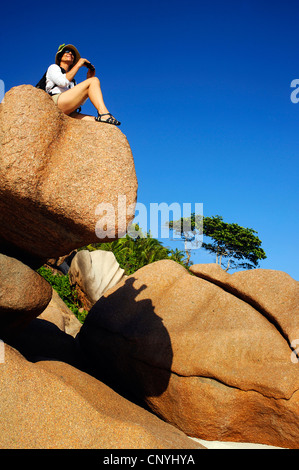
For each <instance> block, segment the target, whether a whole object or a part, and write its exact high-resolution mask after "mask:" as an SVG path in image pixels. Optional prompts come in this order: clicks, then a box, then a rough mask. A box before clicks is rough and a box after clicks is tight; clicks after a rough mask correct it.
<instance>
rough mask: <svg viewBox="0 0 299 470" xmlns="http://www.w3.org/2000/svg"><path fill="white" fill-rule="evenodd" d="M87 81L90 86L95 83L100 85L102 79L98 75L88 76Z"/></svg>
mask: <svg viewBox="0 0 299 470" xmlns="http://www.w3.org/2000/svg"><path fill="white" fill-rule="evenodd" d="M87 81H88V82H89V86H90V85H91V84H94V83H96V84H98V85H100V80H99V78H98V77H91V78H87Z"/></svg>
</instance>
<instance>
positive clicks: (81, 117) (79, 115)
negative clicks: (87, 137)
mask: <svg viewBox="0 0 299 470" xmlns="http://www.w3.org/2000/svg"><path fill="white" fill-rule="evenodd" d="M69 116H70V117H71V118H74V119H79V121H92V122H95V120H94V116H90V115H89V114H82V113H76V111H74V112H73V113H71V114H69Z"/></svg>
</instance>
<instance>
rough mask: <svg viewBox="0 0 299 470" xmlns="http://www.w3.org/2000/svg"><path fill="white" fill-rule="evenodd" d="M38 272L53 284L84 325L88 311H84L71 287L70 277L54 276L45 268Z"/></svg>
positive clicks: (59, 274)
mask: <svg viewBox="0 0 299 470" xmlns="http://www.w3.org/2000/svg"><path fill="white" fill-rule="evenodd" d="M37 272H38V273H39V274H40V275H41V276H42V277H43V278H44V279H45V280H46V281H48V282H49V284H51V286H52V287H53V289H55V290H56V292H57V293H58V295H59V296H60V297H61V299H62V300H63V301H64V303H65V304H66V305H67V307H68V308H69V309H70V310H71V311H72V312H73V313H74V314H75V315H76V317H77V318H78V320H79V321H81V323H83V321H84V319H85V317H86V315H87V312H86V310H82V305H81V304H80V302H79V300H78V295H77V292H76V289H75V288H74V287H72V286H71V285H70V280H69V276H68V275H67V274H66V275H64V274H62V273H58V274H53V272H52V270H51V269H50V268H47V267H45V266H42V267H41V268H39V269H38V270H37Z"/></svg>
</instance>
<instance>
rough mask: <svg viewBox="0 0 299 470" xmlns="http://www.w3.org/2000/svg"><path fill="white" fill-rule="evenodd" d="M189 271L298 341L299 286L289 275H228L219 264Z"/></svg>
mask: <svg viewBox="0 0 299 470" xmlns="http://www.w3.org/2000/svg"><path fill="white" fill-rule="evenodd" d="M190 271H191V272H192V273H193V274H195V275H196V276H198V277H200V278H202V279H206V280H207V281H209V282H212V283H213V284H216V285H218V286H220V287H222V288H223V289H225V290H226V291H228V292H230V293H232V294H233V295H234V296H236V297H239V298H240V299H242V300H244V301H245V302H247V303H248V304H249V305H252V306H253V307H254V308H256V309H257V310H258V311H260V312H262V314H263V315H265V317H267V318H268V319H269V321H271V322H273V323H274V324H275V325H276V326H277V327H278V328H280V329H281V333H282V334H283V335H284V336H285V338H287V340H288V341H289V343H290V344H291V343H292V342H293V341H294V340H296V339H297V338H299V283H298V282H297V281H295V279H293V278H291V276H289V275H288V274H287V273H284V272H282V271H275V270H271V269H252V270H250V271H240V272H236V273H234V274H228V273H227V272H225V271H224V270H223V269H221V267H220V266H218V265H216V264H195V265H193V266H191V268H190Z"/></svg>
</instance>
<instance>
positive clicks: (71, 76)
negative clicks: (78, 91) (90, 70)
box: [65, 57, 89, 82]
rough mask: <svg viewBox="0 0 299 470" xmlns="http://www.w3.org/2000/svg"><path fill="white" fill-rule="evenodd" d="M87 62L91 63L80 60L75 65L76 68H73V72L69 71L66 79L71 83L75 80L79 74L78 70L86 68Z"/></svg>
mask: <svg viewBox="0 0 299 470" xmlns="http://www.w3.org/2000/svg"><path fill="white" fill-rule="evenodd" d="M86 62H89V60H87V59H82V57H81V59H79V60H78V62H77V63H76V65H74V67H72V68H71V70H69V71H68V72H67V73H66V74H65V76H66V78H67V79H68V80H69V81H70V82H71V81H72V80H73V78H74V77H75V75H76V73H77V72H78V70H79V69H80V68H81V67H83V66H84V64H85V63H86Z"/></svg>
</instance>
